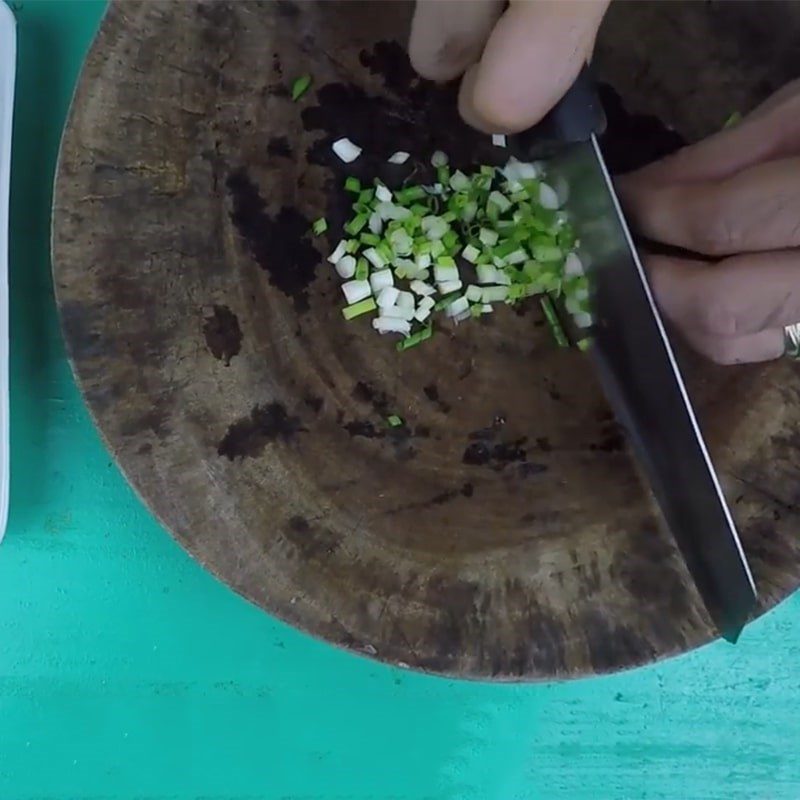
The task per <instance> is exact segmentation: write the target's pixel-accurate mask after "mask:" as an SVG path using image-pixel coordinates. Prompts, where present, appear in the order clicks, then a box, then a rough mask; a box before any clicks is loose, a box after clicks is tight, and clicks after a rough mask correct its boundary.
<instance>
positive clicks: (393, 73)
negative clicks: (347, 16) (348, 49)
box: [359, 42, 420, 95]
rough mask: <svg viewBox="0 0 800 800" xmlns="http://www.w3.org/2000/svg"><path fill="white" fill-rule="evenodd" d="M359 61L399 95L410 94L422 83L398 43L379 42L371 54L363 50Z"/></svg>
mask: <svg viewBox="0 0 800 800" xmlns="http://www.w3.org/2000/svg"><path fill="white" fill-rule="evenodd" d="M359 60H360V61H361V65H362V66H364V67H366V68H367V69H368V70H369V71H370V73H371V74H372V75H380V76H381V77H382V78H383V84H384V86H385V87H386V88H387V89H389V90H390V91H392V92H394V93H395V94H397V95H404V94H408V92H409V91H410V90H411V89H412V88H413V87H415V86H417V85H418V84H419V82H420V80H419V75H418V74H417V73H416V72H415V71H414V68H413V67H412V66H411V62H410V61H409V60H408V55H407V54H406V51H405V50H404V49H403V48H402V47H401V46H400V45H399V44H398V43H397V42H377V43H376V44H375V46H374V48H373V50H372V52H371V53H370V52H369V51H368V50H362V51H361V53H360V54H359Z"/></svg>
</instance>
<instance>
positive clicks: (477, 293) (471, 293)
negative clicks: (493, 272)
mask: <svg viewBox="0 0 800 800" xmlns="http://www.w3.org/2000/svg"><path fill="white" fill-rule="evenodd" d="M464 297H466V298H467V300H469V301H470V303H479V302H480V301H481V298H482V297H483V289H481V287H480V286H475V285H472V286H467V291H466V292H464Z"/></svg>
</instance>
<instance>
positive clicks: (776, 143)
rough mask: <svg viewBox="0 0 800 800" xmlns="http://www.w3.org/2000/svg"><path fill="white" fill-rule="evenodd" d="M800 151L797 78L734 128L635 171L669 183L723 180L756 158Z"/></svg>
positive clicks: (639, 175)
mask: <svg viewBox="0 0 800 800" xmlns="http://www.w3.org/2000/svg"><path fill="white" fill-rule="evenodd" d="M794 155H800V81H793V82H792V83H791V84H788V85H787V86H785V87H784V88H783V89H781V90H780V91H779V92H778V93H776V94H775V95H773V96H772V97H770V98H769V99H768V100H766V101H765V102H764V103H763V104H762V105H760V106H759V107H758V108H756V109H755V111H753V112H752V113H751V114H749V115H748V116H746V117H745V118H744V119H743V120H742V121H741V122H740V123H738V124H737V125H734V126H733V127H731V128H725V129H724V130H721V131H719V132H718V133H715V134H714V135H712V136H709V137H708V138H707V139H703V141H701V142H698V143H697V144H694V145H691V146H689V147H684V148H683V149H682V150H679V151H678V152H677V153H675V154H674V155H671V156H668V157H667V158H665V159H662V160H661V161H657V162H655V163H654V164H650V165H648V166H646V167H644V168H643V169H641V170H639V172H637V173H635V174H634V175H633V176H630V177H631V179H633V180H650V181H660V182H669V183H683V182H689V181H710V180H720V179H723V178H727V177H730V176H731V175H733V174H735V173H736V172H739V171H740V170H742V169H745V168H747V167H749V166H751V165H753V164H757V163H759V162H763V161H770V160H773V159H777V158H785V157H787V156H794Z"/></svg>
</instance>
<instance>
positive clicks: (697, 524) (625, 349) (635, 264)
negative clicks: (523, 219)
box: [515, 68, 757, 642]
mask: <svg viewBox="0 0 800 800" xmlns="http://www.w3.org/2000/svg"><path fill="white" fill-rule="evenodd" d="M604 129H605V114H604V113H603V109H602V106H601V104H600V101H599V98H598V96H597V93H596V91H595V88H594V82H593V80H592V78H591V76H590V74H589V71H588V68H585V69H584V70H583V71H582V72H581V74H580V75H579V76H578V79H577V80H576V82H575V83H574V84H573V86H572V88H571V89H570V91H569V92H568V93H567V94H566V95H565V97H564V98H563V99H562V100H561V102H560V103H559V104H558V105H557V106H556V107H555V108H554V109H553V111H551V112H550V114H548V116H547V117H545V119H544V120H543V121H542V123H540V125H539V126H537V127H536V128H534V129H532V130H531V131H530V132H528V133H526V134H522V135H521V136H520V137H517V140H516V142H515V149H517V150H519V151H520V152H523V153H524V155H525V157H526V160H531V158H532V157H533V158H541V157H543V156H549V157H550V160H549V162H548V174H549V175H551V176H553V177H554V178H555V179H556V180H558V181H559V182H560V183H562V184H563V185H565V186H568V187H569V198H568V199H567V201H566V203H565V210H566V211H567V213H568V214H569V216H570V219H571V222H572V224H573V226H574V228H575V230H576V234H577V236H578V239H579V241H580V247H579V255H580V257H581V260H582V262H583V264H584V266H585V268H586V274H587V277H588V279H589V286H590V300H591V308H592V316H593V326H592V328H591V330H590V336H591V345H590V347H589V354H590V357H591V359H592V361H593V362H594V365H595V368H596V370H597V372H598V375H599V377H600V381H601V384H602V386H603V388H604V390H605V393H606V396H607V398H608V400H609V403H610V404H611V407H612V409H613V410H614V412H615V414H616V417H617V420H618V422H619V423H620V424H621V425H622V427H623V428H624V429H625V431H626V433H627V435H628V440H629V441H630V443H631V446H632V448H633V451H634V454H635V455H636V456H637V458H638V461H639V463H640V465H641V467H642V469H643V472H644V474H645V476H646V477H647V479H648V481H649V483H650V486H651V489H652V491H653V494H654V495H655V498H656V500H657V502H658V504H659V507H660V509H661V513H662V514H663V516H664V519H665V521H666V523H667V525H668V527H669V529H670V531H671V532H672V535H673V536H674V538H675V540H676V542H677V543H678V546H679V549H680V550H681V552H682V554H683V557H684V559H685V561H686V563H687V566H688V567H689V571H690V573H691V575H692V578H693V580H694V582H695V584H696V585H697V588H698V590H699V592H700V595H701V597H702V598H703V601H704V603H705V606H706V608H707V610H708V612H709V615H710V616H711V619H712V620H713V622H714V624H715V625H716V626H717V628H718V629H719V632H720V633H721V634H722V636H723V637H724V638H726V639H727V640H728V641H731V642H735V641H736V640H737V639H738V637H739V634H740V633H741V630H742V628H743V627H744V625H745V623H746V621H747V619H748V618H749V616H750V614H751V612H752V610H753V608H754V606H755V602H756V597H757V595H756V587H755V582H754V580H753V575H752V572H751V570H750V566H749V564H748V562H747V557H746V556H745V553H744V549H743V548H742V544H741V541H740V539H739V534H738V532H737V530H736V526H735V524H734V521H733V517H732V515H731V512H730V509H729V507H728V504H727V502H726V500H725V497H724V495H723V493H722V489H721V487H720V482H719V478H718V477H717V473H716V471H715V469H714V466H713V464H712V462H711V458H710V456H709V452H708V448H707V447H706V443H705V441H704V439H703V435H702V433H701V431H700V427H699V425H698V422H697V417H696V415H695V412H694V409H693V407H692V403H691V400H690V399H689V395H688V392H687V390H686V385H685V382H684V380H683V376H682V375H681V371H680V368H679V366H678V362H677V360H676V358H675V354H674V352H673V349H672V346H671V345H670V341H669V337H668V335H667V332H666V329H665V327H664V323H663V321H662V319H661V315H660V313H659V310H658V307H657V305H656V303H655V300H654V298H653V293H652V290H651V288H650V285H649V282H648V279H647V275H646V273H645V271H644V269H643V267H642V262H641V259H640V258H639V254H638V252H637V250H636V246H635V244H634V242H633V239H632V237H631V234H630V231H629V229H628V225H627V223H626V221H625V216H624V214H623V213H622V209H621V207H620V204H619V200H618V199H617V195H616V192H615V190H614V185H613V182H612V180H611V177H610V175H609V172H608V169H607V168H606V165H605V162H604V160H603V154H602V151H601V148H600V145H599V143H598V138H597V137H598V135H600V134H601V133H602V131H603V130H604Z"/></svg>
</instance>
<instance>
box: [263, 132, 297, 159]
mask: <svg viewBox="0 0 800 800" xmlns="http://www.w3.org/2000/svg"><path fill="white" fill-rule="evenodd" d="M267 153H268V154H269V155H271V156H276V157H277V158H291V157H292V148H291V146H290V145H289V139H288V137H286V136H273V137H272V138H271V139H270V140H269V142H267Z"/></svg>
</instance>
